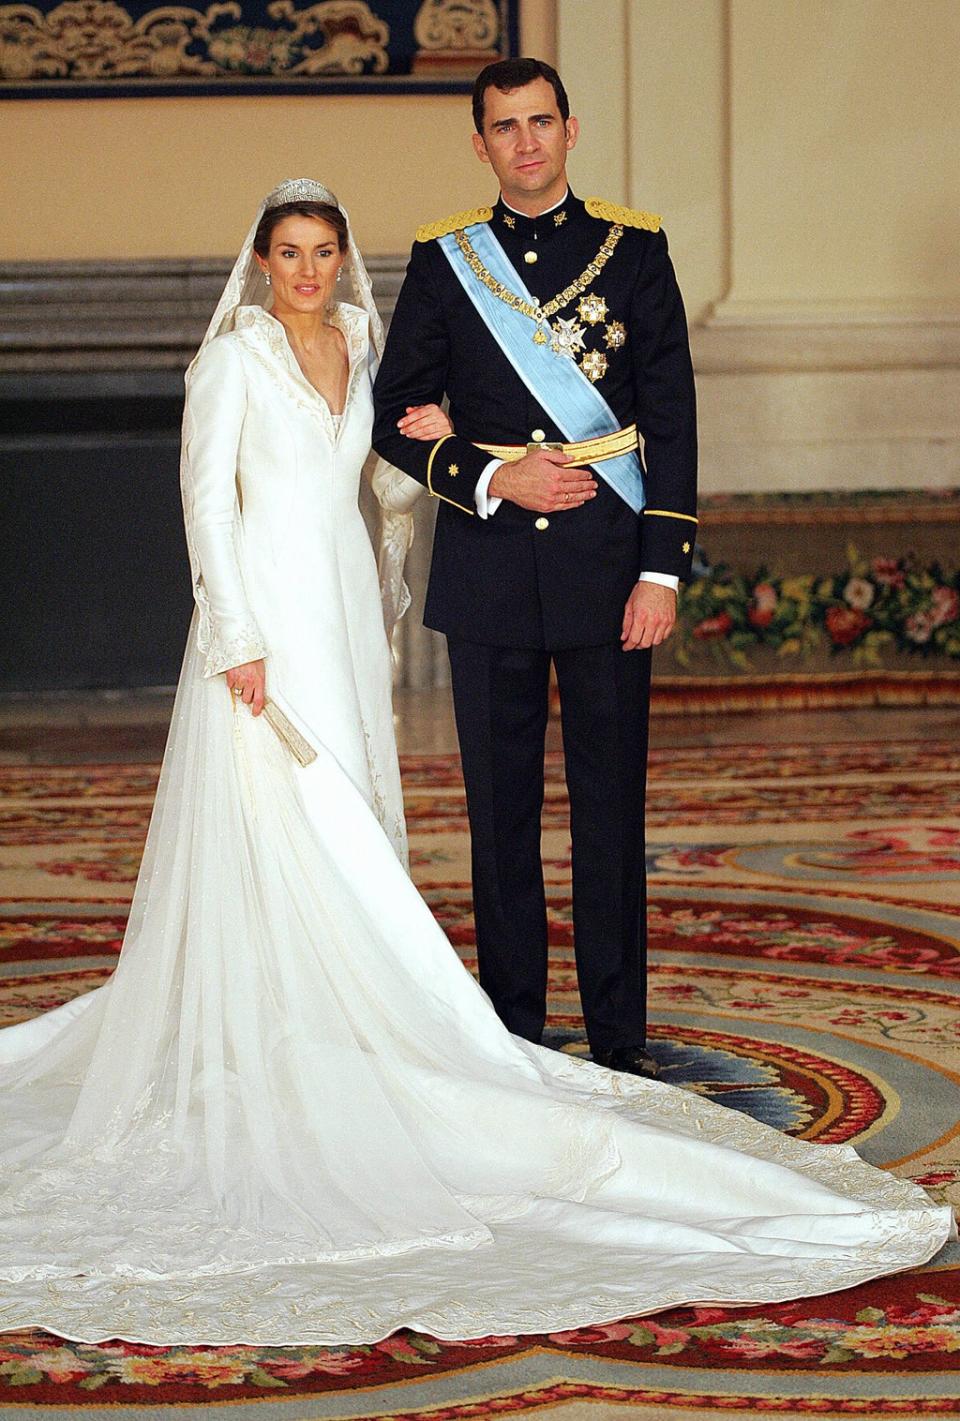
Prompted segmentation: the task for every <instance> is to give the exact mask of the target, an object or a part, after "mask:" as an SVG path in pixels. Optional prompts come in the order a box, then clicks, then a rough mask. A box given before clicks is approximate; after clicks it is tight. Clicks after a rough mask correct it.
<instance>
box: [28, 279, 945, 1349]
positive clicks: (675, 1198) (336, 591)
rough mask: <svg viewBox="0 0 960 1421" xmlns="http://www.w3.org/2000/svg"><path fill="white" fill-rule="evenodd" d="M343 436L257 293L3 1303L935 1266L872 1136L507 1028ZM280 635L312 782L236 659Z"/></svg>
mask: <svg viewBox="0 0 960 1421" xmlns="http://www.w3.org/2000/svg"><path fill="white" fill-rule="evenodd" d="M335 319H337V320H338V322H339V323H340V325H341V328H342V329H343V330H344V333H345V335H346V336H347V340H348V344H349V349H350V358H351V375H350V394H349V403H348V407H347V412H346V415H345V417H344V420H343V422H342V424H341V427H340V429H339V432H337V431H336V429H335V427H334V424H333V421H332V420H331V417H330V413H329V411H328V410H327V408H326V406H325V404H324V402H323V400H322V399H321V398H320V397H319V395H317V394H316V392H315V391H314V390H313V389H312V387H311V386H310V385H309V384H308V383H307V382H306V380H305V379H304V378H303V376H302V375H301V373H300V371H299V368H298V367H297V365H296V362H295V360H294V359H293V356H292V354H291V352H290V349H289V346H288V345H287V342H286V338H285V335H284V332H283V329H282V327H281V326H280V325H279V324H278V323H277V322H276V321H275V320H274V319H273V318H272V317H271V316H269V315H268V314H266V313H265V312H263V311H262V310H260V309H259V308H245V309H242V310H240V311H239V312H238V313H237V315H236V319H235V322H234V327H233V329H232V331H231V332H229V333H228V334H224V335H221V336H220V337H218V338H216V339H214V340H213V341H212V342H211V343H210V344H209V345H208V346H207V347H206V349H205V350H204V351H203V352H202V353H201V356H200V358H199V361H198V363H197V365H196V366H195V368H194V372H193V376H192V379H191V382H190V387H189V401H188V411H187V418H186V425H185V430H186V439H187V441H188V444H189V446H190V448H189V459H188V461H187V466H188V468H189V470H190V474H189V477H190V481H191V482H190V487H189V488H188V489H187V490H186V494H187V500H188V505H189V507H190V509H191V510H192V512H191V514H190V516H191V517H192V518H193V522H194V535H195V546H196V551H197V554H198V557H199V563H200V569H201V573H202V581H203V585H204V588H205V595H206V599H207V615H208V619H209V635H208V636H207V637H206V638H205V646H204V648H203V649H201V648H200V647H198V644H197V637H196V625H197V619H195V624H194V628H193V629H192V631H191V635H190V640H189V645H188V649H187V654H186V659H185V662H184V667H183V673H182V677H181V681H180V686H179V691H178V695H177V701H176V706H175V710H174V715H173V722H172V727H171V733H170V740H169V743H168V747H167V752H166V756H165V759H164V765H163V772H162V775H161V779H160V787H159V790H158V794H157V801H156V807H155V810H154V814H153V819H152V821H151V826H150V832H149V836H148V840H147V845H146V850H145V853H144V858H143V865H142V868H141V873H140V877H139V880H138V883H137V888H136V893H135V897H134V901H133V906H132V911H131V915H130V922H129V927H128V931H127V935H126V938H125V942H124V947H123V952H122V955H121V958H120V962H119V965H118V967H117V970H116V973H115V974H114V976H113V978H112V979H111V980H110V982H109V983H108V984H107V985H106V986H104V987H101V988H99V989H98V990H96V991H93V992H90V993H89V994H88V995H87V996H84V997H81V998H78V999H77V1000H75V1001H72V1002H70V1003H68V1004H67V1005H66V1006H64V1007H61V1008H60V1009H58V1010H56V1011H53V1012H50V1013H48V1014H47V1015H45V1016H42V1017H39V1018H37V1019H35V1020H33V1021H30V1022H26V1023H24V1024H22V1025H19V1026H15V1027H11V1028H9V1029H8V1030H6V1031H4V1032H2V1033H0V1108H2V1133H0V1279H2V1280H3V1286H2V1289H0V1327H2V1328H20V1327H28V1326H38V1327H44V1328H47V1329H49V1330H51V1331H53V1332H57V1333H60V1334H62V1335H64V1336H67V1337H70V1338H75V1339H82V1340H85V1341H91V1342H92V1341H98V1340H102V1339H105V1338H109V1337H124V1338H128V1339H132V1340H136V1341H141V1342H147V1343H188V1342H192V1343H232V1342H244V1343H251V1344H254V1343H260V1344H284V1343H288V1344H293V1343H350V1342H361V1341H373V1340H376V1339H379V1338H382V1337H384V1336H385V1335H387V1334H389V1333H390V1332H392V1331H393V1330H395V1329H396V1328H398V1327H403V1326H407V1327H413V1328H419V1329H421V1330H423V1331H426V1332H430V1333H433V1334H435V1335H436V1336H439V1337H444V1338H458V1337H475V1336H480V1335H484V1334H488V1333H531V1332H534V1333H535V1332H540V1331H546V1330H555V1329H558V1328H570V1327H576V1326H581V1325H585V1324H588V1323H596V1322H601V1321H609V1320H611V1319H613V1318H618V1317H623V1316H627V1315H631V1314H636V1313H642V1312H646V1311H652V1310H656V1309H660V1308H663V1307H667V1306H670V1305H673V1304H680V1303H686V1302H694V1301H696V1302H727V1303H734V1302H741V1303H752V1302H760V1301H771V1300H777V1299H783V1298H791V1297H797V1296H801V1295H808V1294H816V1293H822V1292H825V1291H829V1290H830V1289H835V1288H844V1287H849V1286H851V1285H852V1284H855V1283H859V1282H862V1281H863V1280H865V1279H867V1278H870V1277H873V1276H876V1275H878V1274H883V1273H887V1272H892V1271H894V1270H897V1269H901V1268H905V1267H908V1266H910V1265H912V1264H919V1263H922V1262H924V1261H925V1260H927V1259H929V1258H930V1257H931V1256H932V1255H933V1254H935V1253H936V1252H937V1250H938V1249H939V1248H940V1246H941V1244H942V1243H943V1242H944V1241H945V1240H946V1239H947V1238H948V1237H949V1236H950V1234H951V1230H952V1220H951V1215H950V1211H949V1210H948V1209H945V1208H938V1207H935V1206H934V1205H933V1204H932V1203H931V1202H930V1200H929V1199H928V1198H927V1197H926V1195H925V1194H924V1193H923V1192H922V1190H920V1189H918V1188H917V1187H915V1186H913V1185H911V1184H908V1183H903V1182H900V1181H898V1180H896V1179H894V1178H892V1177H891V1176H889V1175H886V1174H884V1173H881V1172H880V1171H877V1170H875V1169H872V1168H870V1167H869V1166H867V1165H865V1164H864V1163H862V1162H861V1161H860V1160H859V1159H858V1157H857V1155H856V1153H855V1152H854V1150H852V1149H850V1148H847V1147H835V1146H816V1145H805V1144H802V1143H796V1142H794V1141H791V1140H789V1139H787V1138H786V1137H784V1136H782V1135H780V1134H778V1133H776V1132H774V1131H771V1130H769V1129H766V1128H764V1127H762V1126H760V1125H757V1124H755V1123H753V1122H752V1121H750V1120H748V1119H746V1118H745V1117H743V1116H742V1115H739V1114H736V1113H735V1112H733V1111H728V1110H725V1109H723V1108H721V1107H719V1106H716V1105H713V1104H710V1103H708V1102H707V1101H704V1100H702V1099H700V1098H698V1097H696V1096H694V1095H691V1094H688V1093H686V1092H683V1091H680V1090H677V1089H674V1088H671V1087H668V1086H665V1085H662V1084H658V1083H656V1082H650V1081H643V1080H638V1079H635V1078H632V1077H629V1076H622V1075H617V1074H613V1073H611V1072H608V1071H605V1070H603V1069H601V1068H599V1067H596V1066H593V1065H591V1064H589V1063H586V1062H581V1061H577V1060H574V1059H571V1058H569V1057H566V1056H563V1055H560V1054H557V1053H554V1052H551V1051H548V1050H544V1049H542V1048H539V1047H535V1046H531V1045H529V1044H528V1043H526V1042H524V1041H521V1040H519V1039H517V1038H515V1037H512V1036H510V1035H509V1034H508V1033H507V1032H506V1030H505V1029H504V1028H503V1026H502V1025H501V1024H500V1022H499V1021H498V1019H497V1018H496V1016H495V1015H494V1013H493V1011H492V1009H491V1008H490V1006H489V1003H488V1001H487V999H486V997H485V996H484V994H483V993H482V992H481V990H480V988H479V987H478V986H477V985H476V983H475V982H474V981H473V979H472V978H471V977H470V975H469V974H468V973H467V972H466V971H465V969H464V968H463V967H462V966H461V965H460V963H459V962H458V960H457V958H456V956H455V954H454V953H453V951H452V949H451V948H450V946H449V944H448V943H447V941H446V939H445V937H444V936H443V934H442V932H441V931H440V929H439V927H438V926H437V925H436V923H435V922H434V920H433V918H432V916H431V914H430V912H429V910H428V909H427V908H426V906H425V905H424V904H423V902H422V900H421V898H420V897H419V894H418V893H417V891H416V889H415V888H414V886H413V885H412V883H411V882H410V880H409V878H408V877H407V875H406V872H405V870H404V867H403V862H402V860H403V856H404V852H405V845H404V838H403V821H402V814H401V808H400V797H399V779H398V772H397V763H396V754H395V748H394V742H393V733H392V723H391V717H390V700H389V697H390V658H389V653H388V647H387V640H386V637H385V635H384V630H383V622H382V619H381V614H380V605H379V596H378V587H377V576H376V568H375V562H374V557H373V553H372V550H371V547H370V544H369V541H368V539H367V537H366V534H365V531H364V527H363V524H362V522H361V519H360V515H359V513H358V511H357V492H358V483H359V476H360V468H361V465H362V462H363V459H364V456H365V454H366V452H367V448H368V445H369V433H370V420H371V395H370V380H369V372H368V361H367V334H366V319H365V315H364V313H363V312H361V311H359V310H358V309H356V308H353V307H341V308H340V309H339V311H338V313H337V315H336V317H335ZM260 654H263V655H265V657H266V665H267V675H268V691H269V693H270V694H271V695H273V696H274V697H275V699H276V700H277V701H278V703H280V704H281V706H282V708H283V709H284V710H285V711H286V712H287V713H288V715H290V717H291V718H293V719H295V721H296V723H297V725H298V726H299V727H300V728H301V729H302V730H303V732H304V734H306V735H307V737H308V738H309V739H310V740H311V742H312V743H313V744H314V745H315V746H316V747H317V749H318V752H319V755H318V759H317V760H316V762H315V763H314V764H313V765H311V766H310V767H309V768H308V769H306V770H302V769H300V768H299V766H298V765H297V764H296V763H295V761H294V760H293V759H292V757H291V756H290V754H289V753H288V751H287V750H286V749H285V748H284V746H283V745H282V743H281V742H280V740H278V739H277V738H276V736H275V735H274V733H273V732H272V730H271V729H270V727H269V726H268V725H267V724H266V723H265V722H264V720H263V719H258V720H254V719H253V717H252V716H251V715H250V714H249V713H248V712H247V711H246V710H245V709H241V710H237V709H235V708H234V706H233V704H232V702H231V697H230V696H229V694H228V692H227V690H226V686H225V682H224V678H223V676H222V675H220V674H219V673H220V671H221V670H222V669H223V668H224V667H226V666H228V665H230V664H232V661H233V660H235V659H241V660H245V659H247V658H249V657H251V656H255V655H260Z"/></svg>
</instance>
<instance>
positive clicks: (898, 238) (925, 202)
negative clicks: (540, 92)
mask: <svg viewBox="0 0 960 1421" xmlns="http://www.w3.org/2000/svg"><path fill="white" fill-rule="evenodd" d="M599 34H602V35H603V36H604V42H603V43H602V44H600V43H598V42H597V36H598V35H599ZM558 53H559V62H560V65H561V68H562V71H563V73H564V75H565V78H566V82H567V85H568V87H569V89H570V91H571V95H572V98H573V100H574V105H575V107H576V109H577V111H578V113H579V115H580V117H581V119H582V120H583V122H584V135H583V138H582V140H581V143H580V146H579V148H578V150H577V152H576V154H575V157H574V162H573V165H572V171H573V173H574V175H575V179H576V181H577V184H578V186H579V187H580V188H581V189H585V188H591V189H594V188H597V187H599V188H602V189H603V190H604V192H605V194H606V195H608V196H610V197H611V198H616V197H617V196H618V195H619V196H620V198H621V200H622V201H625V202H629V203H632V204H633V205H635V206H638V207H644V208H647V209H652V210H653V211H656V212H661V213H663V216H664V225H665V227H666V229H667V231H668V233H669V235H670V240H671V245H672V247H673V250H674V254H675V257H676V260H677V266H678V269H679V270H681V271H682V273H683V285H684V291H685V294H686V297H687V304H688V307H689V310H690V314H691V317H692V318H693V319H695V320H699V319H702V318H703V317H704V316H706V315H708V313H709V312H710V310H711V308H712V307H713V305H715V304H716V303H719V302H722V301H724V299H725V298H728V297H729V298H730V299H731V301H735V302H737V303H741V302H750V303H756V304H757V306H758V307H759V306H760V305H762V306H763V307H765V308H767V309H768V310H769V308H770V307H771V306H778V305H779V306H782V307H783V308H785V309H786V308H790V309H791V310H794V311H795V308H796V307H797V305H798V304H799V305H804V304H810V305H813V306H816V305H822V304H823V303H831V304H833V305H842V306H844V307H850V306H853V307H856V306H866V307H869V308H876V307H878V306H880V307H883V306H891V305H892V306H900V307H903V306H904V305H908V306H911V307H916V306H918V305H919V306H920V307H921V308H922V307H923V306H924V305H925V304H927V303H936V306H937V308H938V309H939V310H940V311H941V312H942V311H943V309H944V304H946V306H948V307H949V308H950V309H951V310H954V311H956V310H957V309H958V295H960V221H958V213H960V163H958V161H957V154H958V153H960V104H958V103H957V101H956V100H957V95H958V93H960V62H958V56H960V4H958V3H957V0H922V3H920V4H917V2H916V0H683V3H677V0H559V3H558Z"/></svg>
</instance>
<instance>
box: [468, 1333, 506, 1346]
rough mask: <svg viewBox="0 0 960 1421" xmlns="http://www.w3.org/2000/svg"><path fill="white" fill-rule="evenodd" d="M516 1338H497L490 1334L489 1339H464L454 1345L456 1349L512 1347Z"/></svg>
mask: <svg viewBox="0 0 960 1421" xmlns="http://www.w3.org/2000/svg"><path fill="white" fill-rule="evenodd" d="M516 1343H517V1338H516V1337H506V1336H504V1337H498V1336H497V1335H496V1334H492V1335H491V1336H490V1337H466V1338H461V1340H460V1341H459V1342H458V1343H457V1344H456V1345H457V1346H458V1347H514V1346H516Z"/></svg>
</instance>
